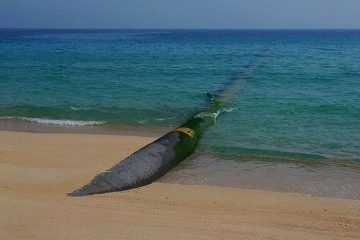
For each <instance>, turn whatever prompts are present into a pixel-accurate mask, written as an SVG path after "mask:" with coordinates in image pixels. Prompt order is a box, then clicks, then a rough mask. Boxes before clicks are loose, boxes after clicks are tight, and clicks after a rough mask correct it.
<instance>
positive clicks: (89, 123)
mask: <svg viewBox="0 0 360 240" xmlns="http://www.w3.org/2000/svg"><path fill="white" fill-rule="evenodd" d="M0 119H5V120H6V119H19V120H23V121H27V122H34V123H41V124H50V125H62V126H93V125H100V124H104V123H105V122H102V121H81V120H67V119H46V118H30V117H0Z"/></svg>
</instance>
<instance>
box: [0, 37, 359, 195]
mask: <svg viewBox="0 0 360 240" xmlns="http://www.w3.org/2000/svg"><path fill="white" fill-rule="evenodd" d="M251 61H256V65H255V66H254V67H253V69H252V71H251V72H250V73H249V72H248V71H249V70H248V69H247V68H246V66H247V64H249V62H251ZM234 76H237V78H240V79H241V78H242V76H243V78H244V79H242V80H243V86H242V88H241V89H240V90H239V91H238V92H237V93H236V94H235V96H234V97H233V98H232V100H231V103H230V105H229V106H228V108H227V109H226V110H227V112H226V113H224V114H223V115H221V116H220V117H219V118H218V119H217V121H216V124H215V125H214V126H213V127H212V128H210V129H209V130H208V131H207V132H206V133H205V135H204V136H203V138H202V140H201V142H200V144H199V148H198V150H197V152H196V153H195V157H193V159H190V160H188V161H187V162H185V163H184V164H183V165H182V166H180V168H179V170H178V171H174V173H171V174H170V175H169V176H168V178H174V179H175V178H176V179H178V180H179V179H183V180H184V179H189V178H191V177H189V176H192V177H194V176H196V177H195V178H196V179H197V178H199V179H197V181H195V180H196V179H195V180H194V181H195V183H203V182H205V183H210V184H219V185H225V186H241V187H249V188H255V189H265V190H266V189H271V186H273V185H277V186H279V185H281V184H282V183H283V182H284V181H285V180H284V179H288V181H290V182H289V184H287V185H286V187H285V186H283V187H282V188H281V187H278V188H275V189H276V190H280V191H296V192H302V193H309V194H318V195H324V196H340V197H349V196H350V195H351V193H353V192H354V191H357V192H359V188H360V186H359V185H360V167H359V165H360V164H359V160H360V31H358V30H346V31H342V30H331V31H330V30H311V31H310V30H0V118H1V119H7V120H9V119H22V120H24V121H34V122H38V123H40V124H62V125H97V124H98V125H126V126H129V125H131V126H150V127H161V126H174V127H175V126H177V125H179V124H181V123H183V122H184V121H186V120H187V119H188V118H189V117H190V116H192V114H194V113H196V112H198V111H199V110H200V109H202V108H204V107H205V106H206V104H207V93H216V92H217V91H218V90H219V89H222V88H223V87H224V86H226V84H227V83H228V82H229V81H231V79H233V78H234ZM330 163H332V164H330ZM218 165H220V166H218ZM225 165H227V167H224V166H225ZM339 165H340V166H345V167H344V168H343V170H339V169H340V168H337V167H334V166H339ZM210 166H212V167H211V169H210ZM213 166H217V167H216V168H215V167H213ZM252 166H253V167H252ZM194 169H195V170H194ZM200 169H201V171H200ZM204 169H205V170H204ZM294 169H297V170H296V172H294V173H291V171H293V170H294ZM194 171H195V172H194ZM232 171H234V172H232ZM259 171H260V172H259ZM339 171H340V172H339ZM341 171H343V172H341ZM210 173H211V174H210ZM229 174H230V176H231V177H230V176H229ZM246 174H248V175H246ZM269 174H270V175H269ZM286 174H288V175H289V174H290V176H289V178H284V175H286ZM312 174H313V175H312ZM174 175H176V176H174ZM210 175H211V176H214V175H218V176H223V177H218V178H217V180H216V181H215V180H209V179H214V178H211V176H210ZM268 175H269V176H268ZM344 175H346V176H344ZM239 176H242V177H243V176H248V178H246V179H241V178H240V177H239ZM258 176H268V177H263V178H262V179H263V180H262V182H261V183H258V181H259V180H258ZM319 176H320V177H319ZM329 176H331V177H329ZM334 176H337V177H338V180H337V181H336V182H332V181H334V178H335V180H336V179H337V178H336V177H334ZM228 177H230V178H231V179H228ZM252 177H253V178H254V179H255V180H254V179H253V180H254V181H252V180H251V179H252ZM269 179H273V181H272V183H271V184H268V182H269ZM276 179H278V182H276ZM304 179H307V180H306V181H307V182H306V184H307V185H306V184H305V183H304V184H302V187H304V186H305V185H306V187H307V188H306V189H305V190H304V189H302V190H301V189H300V190H299V189H297V188H296V186H297V185H296V184H299V182H301V181H305V180H304ZM309 179H310V180H309ZM311 179H313V180H311ZM344 179H345V180H344ZM174 181H175V180H174ZM179 181H180V180H179ZM181 181H182V180H181ZM181 181H180V182H181ZM184 181H185V180H184ZM319 181H320V183H319ZM185 182H186V181H185ZM229 182H231V184H229ZM244 182H246V184H245V183H244ZM285 182H286V181H285ZM257 184H258V185H257ZM267 184H268V185H269V186H268V185H267ZM324 184H325V185H324ZM349 184H350V185H349ZM265 185H266V186H265ZM299 185H301V184H299ZM335 185H336V186H337V185H338V188H342V189H343V190H341V191H342V192H341V191H340V190H339V189H338V190H339V191H337V190H336V189H335V190H334V189H333V188H331V191H334V192H336V193H329V191H330V190H329V191H328V192H326V193H322V192H320V193H319V191H320V189H323V188H324V186H325V188H326V187H328V186H335ZM312 188H316V189H312ZM294 189H295V190H294ZM339 192H340V193H339ZM349 194H350V195H349ZM354 194H355V195H351V196H350V197H352V198H359V193H354Z"/></svg>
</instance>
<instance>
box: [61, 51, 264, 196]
mask: <svg viewBox="0 0 360 240" xmlns="http://www.w3.org/2000/svg"><path fill="white" fill-rule="evenodd" d="M266 52H267V51H264V53H263V54H261V55H256V56H254V57H253V58H252V59H251V60H250V61H249V62H248V64H246V65H245V67H244V68H243V70H242V71H240V72H238V73H237V74H235V75H234V76H233V77H232V78H231V79H230V81H229V82H228V83H227V84H226V85H224V86H223V88H222V89H220V90H218V91H217V92H216V93H214V94H208V97H209V102H208V104H207V107H205V108H204V109H203V110H202V111H201V112H198V113H196V114H195V115H193V116H192V117H191V118H190V119H189V120H188V121H187V122H186V123H184V124H182V125H181V126H179V127H178V128H176V129H174V130H172V131H170V132H169V133H167V134H165V135H163V136H162V137H160V138H158V139H157V140H155V141H154V142H152V143H150V144H148V145H146V146H144V147H143V148H141V149H139V150H138V151H136V152H135V153H133V154H131V155H130V156H129V157H127V158H125V159H124V160H122V161H120V162H118V163H117V164H115V165H114V166H113V167H112V168H110V169H109V170H107V171H105V172H103V173H100V174H99V175H97V176H95V177H94V178H93V179H92V180H91V181H90V182H89V183H88V184H86V185H84V186H83V187H81V188H79V189H77V190H75V191H73V192H71V193H69V194H68V195H69V196H74V197H75V196H86V195H91V194H101V193H107V192H115V191H124V190H129V189H132V188H138V187H141V186H144V185H147V184H150V183H152V182H154V181H155V180H157V179H159V178H160V177H162V176H163V175H165V174H166V173H167V172H168V171H170V170H171V169H173V168H174V167H176V166H177V165H178V164H179V163H180V162H181V161H183V160H184V159H186V158H187V157H188V156H190V155H191V154H192V153H193V152H194V150H195V148H196V146H197V143H198V142H199V140H200V138H201V136H202V134H203V132H204V131H205V130H206V129H208V128H209V127H210V126H211V125H213V124H214V123H215V122H216V118H217V117H218V116H219V115H221V114H222V113H224V112H225V109H226V107H227V106H228V105H229V104H230V101H231V99H232V98H233V97H234V96H235V94H236V93H238V92H239V91H240V89H241V88H242V87H244V84H245V82H246V80H247V79H249V78H250V77H251V76H252V74H253V72H254V70H255V69H256V67H257V66H258V65H259V63H260V60H261V59H262V58H263V57H264V56H265V54H266Z"/></svg>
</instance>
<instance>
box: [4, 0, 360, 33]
mask: <svg viewBox="0 0 360 240" xmlns="http://www.w3.org/2000/svg"><path fill="white" fill-rule="evenodd" d="M0 28H216V29H220V28H225V29H226V28H235V29H238V28H239V29H242V28H245V29H275V28H286V29H294V28H296V29H298V28H300V29H304V28H305V29H322V28H325V29H329V28H332V29H341V28H352V29H354V28H360V0H0Z"/></svg>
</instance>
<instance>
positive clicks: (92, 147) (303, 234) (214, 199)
mask: <svg viewBox="0 0 360 240" xmlns="http://www.w3.org/2000/svg"><path fill="white" fill-rule="evenodd" d="M154 139H155V138H154V137H153V136H146V137H142V136H127V135H101V134H77V133H26V132H11V131H0V188H1V191H0V239H4V240H8V239H9V240H10V239H11V240H12V239H54V240H55V239H360V201H356V200H344V199H330V198H319V197H309V196H303V195H299V194H287V193H273V192H260V191H249V190H241V189H233V188H221V187H215V186H190V185H177V184H164V183H154V184H151V185H149V186H146V187H144V188H141V189H135V190H131V191H127V192H120V193H111V194H103V195H96V196H89V197H81V198H70V197H68V196H67V195H66V194H67V193H68V192H71V191H73V190H74V189H76V188H78V187H80V186H82V185H84V184H85V183H87V182H88V181H89V180H90V179H91V178H92V177H93V176H94V175H96V174H97V173H99V172H101V171H104V170H106V169H108V168H109V167H111V166H112V165H113V164H114V163H116V162H117V161H119V160H121V159H122V158H124V157H126V156H127V155H129V154H131V153H132V152H134V151H135V150H137V149H138V148H140V147H141V146H143V145H145V144H147V143H149V142H151V141H152V140H154Z"/></svg>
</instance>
